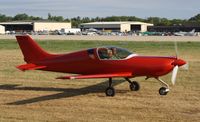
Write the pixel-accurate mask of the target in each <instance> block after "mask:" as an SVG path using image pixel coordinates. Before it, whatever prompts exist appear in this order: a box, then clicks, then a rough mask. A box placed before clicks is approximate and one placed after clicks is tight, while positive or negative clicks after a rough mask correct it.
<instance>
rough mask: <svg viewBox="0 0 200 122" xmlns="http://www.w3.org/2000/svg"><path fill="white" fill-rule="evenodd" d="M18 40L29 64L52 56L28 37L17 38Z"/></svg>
mask: <svg viewBox="0 0 200 122" xmlns="http://www.w3.org/2000/svg"><path fill="white" fill-rule="evenodd" d="M16 39H17V42H18V44H19V46H20V48H21V51H22V53H23V55H24V61H26V62H27V63H33V62H36V61H39V60H42V59H44V58H47V57H49V56H51V54H49V53H47V52H46V51H44V50H43V49H42V48H41V47H40V46H39V45H38V44H37V43H36V42H35V41H34V40H33V39H32V38H31V37H30V36H28V35H20V36H16Z"/></svg>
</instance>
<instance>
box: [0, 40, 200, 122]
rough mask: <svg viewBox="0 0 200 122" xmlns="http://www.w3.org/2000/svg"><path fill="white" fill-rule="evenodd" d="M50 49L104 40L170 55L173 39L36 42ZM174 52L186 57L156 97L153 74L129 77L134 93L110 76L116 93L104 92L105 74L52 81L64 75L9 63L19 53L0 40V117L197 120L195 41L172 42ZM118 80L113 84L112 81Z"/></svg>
mask: <svg viewBox="0 0 200 122" xmlns="http://www.w3.org/2000/svg"><path fill="white" fill-rule="evenodd" d="M38 42H39V44H40V45H41V46H42V47H43V48H45V49H46V50H48V51H49V52H54V53H59V52H61V53H63V52H70V51H75V50H79V49H82V48H91V47H97V46H105V45H115V46H120V47H124V48H127V49H129V50H131V51H134V52H136V53H138V54H141V55H161V56H164V55H175V51H174V43H173V42H129V41H127V42H122V41H115V42H113V41H103V42H101V41H63V40H59V41H54V40H51V41H48V40H46V41H40V40H38ZM178 48H179V57H180V58H183V59H185V60H186V61H188V62H189V70H188V71H185V70H182V69H180V70H179V72H178V77H177V82H176V85H175V86H172V85H171V84H170V78H171V74H169V75H167V76H164V77H162V79H164V80H165V81H167V82H168V83H169V84H170V87H171V91H170V92H169V93H168V95H167V96H160V95H159V94H158V89H159V88H160V87H161V86H160V84H159V83H158V82H157V81H156V80H155V79H149V80H147V81H145V80H144V77H141V78H135V80H137V81H138V82H139V83H140V85H141V90H140V91H138V92H131V91H129V85H128V83H127V82H124V80H123V79H115V80H116V84H115V85H116V86H115V88H116V96H115V97H106V96H105V94H104V90H105V88H106V87H107V79H90V80H87V79H85V80H56V79H55V77H58V76H62V75H65V74H61V73H52V72H41V71H27V72H21V71H19V70H17V69H16V68H15V66H17V65H19V64H23V63H24V61H23V56H22V54H21V51H20V50H19V47H18V45H17V43H16V41H15V40H0V121H5V122H9V121H35V122H38V121H52V122H55V121H85V122H87V121H92V122H95V121H100V122H102V121H108V122H116V121H124V122H129V121H130V122H136V121H146V122H149V121H152V122H155V121H170V122H171V121H174V122H177V121H185V122H193V121H196V122H197V121H199V120H200V83H199V81H200V78H199V75H200V42H190V41H188V42H178ZM117 84H118V85H117Z"/></svg>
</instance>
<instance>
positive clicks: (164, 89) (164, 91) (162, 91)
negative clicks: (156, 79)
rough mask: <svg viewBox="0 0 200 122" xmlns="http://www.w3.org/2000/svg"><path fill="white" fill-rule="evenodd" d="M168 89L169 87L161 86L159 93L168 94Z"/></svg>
mask: <svg viewBox="0 0 200 122" xmlns="http://www.w3.org/2000/svg"><path fill="white" fill-rule="evenodd" d="M166 89H167V88H165V87H161V88H160V89H159V94H160V95H167V93H168V92H167V91H166Z"/></svg>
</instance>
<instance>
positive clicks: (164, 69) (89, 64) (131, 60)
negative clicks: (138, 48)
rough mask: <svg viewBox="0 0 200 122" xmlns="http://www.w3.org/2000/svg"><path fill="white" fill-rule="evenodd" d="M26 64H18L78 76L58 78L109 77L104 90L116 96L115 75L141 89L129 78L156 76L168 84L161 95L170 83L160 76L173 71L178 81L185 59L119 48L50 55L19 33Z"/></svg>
mask: <svg viewBox="0 0 200 122" xmlns="http://www.w3.org/2000/svg"><path fill="white" fill-rule="evenodd" d="M16 39H17V41H18V43H19V46H20V48H21V50H22V53H23V55H24V60H25V62H27V64H23V65H20V66H17V68H18V69H20V70H22V71H26V70H43V71H52V72H63V73H73V74H78V75H72V76H62V77H58V78H57V79H89V78H108V79H109V84H108V88H107V89H106V91H105V93H106V95H107V96H114V95H115V89H114V88H113V87H112V82H113V80H112V78H114V77H123V78H125V79H126V80H127V81H128V82H129V83H130V90H132V91H138V90H139V88H140V86H139V84H138V83H137V82H136V81H131V80H130V78H134V77H138V76H146V79H148V78H155V79H157V80H158V81H160V82H161V83H162V84H163V85H164V86H165V87H161V88H160V89H159V94H160V95H166V94H167V93H168V92H169V85H168V84H167V83H166V82H164V81H163V80H161V79H160V78H159V77H160V76H163V75H166V74H168V73H169V72H171V71H172V70H173V73H172V79H171V81H172V83H173V84H174V83H175V80H176V75H177V71H178V67H180V66H182V65H184V64H185V63H186V62H185V61H184V60H182V59H178V58H177V57H161V56H139V55H137V54H135V53H132V52H129V51H128V50H126V49H123V48H119V47H99V48H91V49H86V50H81V51H76V52H72V53H68V54H50V53H47V52H46V51H44V50H43V49H42V48H41V47H40V46H39V45H38V44H37V43H36V42H35V41H34V40H33V39H32V38H31V37H30V36H28V35H20V36H16Z"/></svg>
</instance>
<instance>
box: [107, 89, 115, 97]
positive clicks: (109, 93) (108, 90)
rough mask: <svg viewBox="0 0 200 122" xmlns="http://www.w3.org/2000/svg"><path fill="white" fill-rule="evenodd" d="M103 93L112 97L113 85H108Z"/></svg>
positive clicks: (113, 94)
mask: <svg viewBox="0 0 200 122" xmlns="http://www.w3.org/2000/svg"><path fill="white" fill-rule="evenodd" d="M105 93H106V96H110V97H113V96H115V89H114V88H113V87H108V88H107V89H106V92H105Z"/></svg>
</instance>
